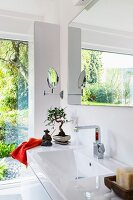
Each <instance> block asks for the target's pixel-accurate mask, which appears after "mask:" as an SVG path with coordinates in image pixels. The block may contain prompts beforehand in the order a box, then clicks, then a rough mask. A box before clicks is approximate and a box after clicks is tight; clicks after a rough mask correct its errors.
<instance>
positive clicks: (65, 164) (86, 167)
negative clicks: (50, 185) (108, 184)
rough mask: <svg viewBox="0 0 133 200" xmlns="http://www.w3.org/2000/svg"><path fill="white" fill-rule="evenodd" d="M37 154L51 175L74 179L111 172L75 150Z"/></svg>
mask: <svg viewBox="0 0 133 200" xmlns="http://www.w3.org/2000/svg"><path fill="white" fill-rule="evenodd" d="M38 154H39V157H40V158H41V159H42V160H43V163H44V168H45V171H46V172H47V173H48V175H49V176H52V177H53V176H55V177H58V178H59V177H61V179H65V180H67V179H69V180H76V179H81V178H89V177H94V176H100V175H105V174H111V173H112V171H111V170H109V169H107V168H105V167H104V166H102V165H100V164H99V163H97V162H95V161H94V160H92V159H90V158H88V157H87V156H86V155H83V154H82V153H80V152H79V151H77V150H73V149H69V150H62V151H61V150H58V151H49V152H45V153H44V152H40V153H38Z"/></svg>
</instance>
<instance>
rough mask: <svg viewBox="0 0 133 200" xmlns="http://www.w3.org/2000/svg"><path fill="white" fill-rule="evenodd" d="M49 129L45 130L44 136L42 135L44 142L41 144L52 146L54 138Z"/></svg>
mask: <svg viewBox="0 0 133 200" xmlns="http://www.w3.org/2000/svg"><path fill="white" fill-rule="evenodd" d="M49 132H50V131H49V130H48V129H46V130H44V133H45V134H44V136H43V137H42V144H41V146H46V147H47V146H52V142H51V141H52V138H51V136H50V135H49Z"/></svg>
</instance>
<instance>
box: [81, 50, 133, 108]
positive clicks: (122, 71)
mask: <svg viewBox="0 0 133 200" xmlns="http://www.w3.org/2000/svg"><path fill="white" fill-rule="evenodd" d="M81 62H82V66H81V68H82V70H85V72H86V83H85V87H84V89H83V95H82V105H106V106H133V56H132V55H124V54H118V53H109V52H104V51H97V50H88V49H82V51H81Z"/></svg>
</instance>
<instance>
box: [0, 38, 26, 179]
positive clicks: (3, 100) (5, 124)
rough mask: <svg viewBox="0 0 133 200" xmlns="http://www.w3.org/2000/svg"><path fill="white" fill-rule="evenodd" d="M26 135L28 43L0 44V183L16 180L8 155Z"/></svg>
mask: <svg viewBox="0 0 133 200" xmlns="http://www.w3.org/2000/svg"><path fill="white" fill-rule="evenodd" d="M27 134H28V42H24V41H15V40H3V39H1V40H0V180H9V179H12V178H16V177H18V176H19V172H20V168H21V166H20V164H19V163H18V162H17V161H15V160H13V159H12V158H11V157H10V152H11V151H12V150H14V149H15V148H16V147H17V146H18V145H19V144H20V143H21V142H23V141H24V140H25V139H26V138H27Z"/></svg>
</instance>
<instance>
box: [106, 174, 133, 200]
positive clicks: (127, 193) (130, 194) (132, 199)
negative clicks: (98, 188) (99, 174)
mask: <svg viewBox="0 0 133 200" xmlns="http://www.w3.org/2000/svg"><path fill="white" fill-rule="evenodd" d="M104 183H105V185H106V186H107V187H108V188H109V189H112V190H113V191H114V192H115V193H116V194H117V195H118V196H119V197H120V198H123V199H125V200H133V190H126V189H124V188H122V187H121V186H119V185H118V184H117V183H116V176H109V177H105V178H104Z"/></svg>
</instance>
